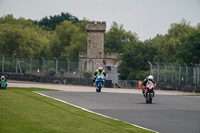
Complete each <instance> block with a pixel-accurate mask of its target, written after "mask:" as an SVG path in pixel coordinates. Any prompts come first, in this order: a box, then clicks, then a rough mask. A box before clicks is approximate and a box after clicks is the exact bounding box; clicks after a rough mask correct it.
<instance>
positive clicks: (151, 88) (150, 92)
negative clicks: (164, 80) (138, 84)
mask: <svg viewBox="0 0 200 133" xmlns="http://www.w3.org/2000/svg"><path fill="white" fill-rule="evenodd" d="M154 94H155V85H154V84H153V82H152V81H148V82H147V83H146V88H145V92H144V97H145V99H146V103H150V104H151V103H152V99H153V97H154Z"/></svg>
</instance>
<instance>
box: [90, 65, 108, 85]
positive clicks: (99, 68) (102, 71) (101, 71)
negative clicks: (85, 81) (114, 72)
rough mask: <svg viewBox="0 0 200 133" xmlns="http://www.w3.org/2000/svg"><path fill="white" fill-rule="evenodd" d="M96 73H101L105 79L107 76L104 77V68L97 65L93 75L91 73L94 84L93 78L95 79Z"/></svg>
mask: <svg viewBox="0 0 200 133" xmlns="http://www.w3.org/2000/svg"><path fill="white" fill-rule="evenodd" d="M98 74H103V75H104V77H105V79H106V78H107V77H106V73H105V72H104V69H103V67H102V66H100V67H98V69H97V70H96V71H95V73H94V75H93V83H94V84H95V80H96V77H97V75H98Z"/></svg>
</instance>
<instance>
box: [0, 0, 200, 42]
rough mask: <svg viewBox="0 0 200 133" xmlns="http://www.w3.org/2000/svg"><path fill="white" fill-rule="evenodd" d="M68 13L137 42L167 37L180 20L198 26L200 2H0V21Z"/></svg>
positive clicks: (45, 0) (127, 0)
mask: <svg viewBox="0 0 200 133" xmlns="http://www.w3.org/2000/svg"><path fill="white" fill-rule="evenodd" d="M61 12H65V13H66V12H68V13H70V14H72V15H73V16H76V17H77V18H78V19H80V20H82V19H83V18H86V19H88V20H90V21H106V23H107V30H109V28H110V26H111V24H112V23H113V22H117V23H118V24H122V25H123V26H124V29H125V30H126V31H131V32H133V33H134V32H135V33H137V34H138V37H139V40H142V41H143V40H145V39H149V38H153V37H155V36H156V35H157V34H162V35H164V34H166V33H167V30H168V29H169V28H170V24H172V23H179V22H180V21H181V20H182V19H185V20H186V21H188V22H190V24H191V26H196V25H197V24H198V23H200V0H0V17H2V16H4V15H7V14H13V16H14V17H15V18H19V17H23V18H25V19H32V20H40V19H42V18H43V17H45V16H54V15H60V14H61Z"/></svg>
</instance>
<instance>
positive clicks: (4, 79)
mask: <svg viewBox="0 0 200 133" xmlns="http://www.w3.org/2000/svg"><path fill="white" fill-rule="evenodd" d="M6 81H7V80H6V78H5V77H4V76H1V82H0V85H1V83H2V82H5V83H6ZM6 86H7V83H6Z"/></svg>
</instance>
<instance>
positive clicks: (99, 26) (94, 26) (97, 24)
mask: <svg viewBox="0 0 200 133" xmlns="http://www.w3.org/2000/svg"><path fill="white" fill-rule="evenodd" d="M85 29H86V31H87V32H90V31H92V32H105V31H106V22H105V21H102V22H101V21H88V22H87V25H86V27H85Z"/></svg>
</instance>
